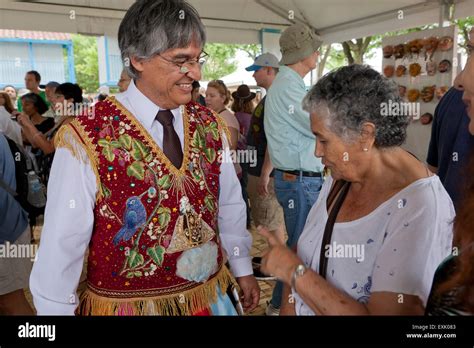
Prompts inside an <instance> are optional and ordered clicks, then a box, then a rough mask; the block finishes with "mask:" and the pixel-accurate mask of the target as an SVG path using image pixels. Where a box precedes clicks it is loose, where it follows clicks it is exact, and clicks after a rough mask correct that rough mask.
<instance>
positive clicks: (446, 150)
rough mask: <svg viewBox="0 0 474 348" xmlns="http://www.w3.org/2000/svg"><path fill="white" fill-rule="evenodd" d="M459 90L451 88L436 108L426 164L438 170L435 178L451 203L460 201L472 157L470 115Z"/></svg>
mask: <svg viewBox="0 0 474 348" xmlns="http://www.w3.org/2000/svg"><path fill="white" fill-rule="evenodd" d="M462 94H463V92H462V91H458V90H457V89H455V88H451V89H450V90H449V91H448V92H447V93H446V94H445V95H444V97H443V98H442V99H441V101H440V102H439V104H438V106H437V107H436V110H435V114H434V121H433V128H432V130H431V141H430V146H429V148H428V158H427V162H428V164H429V165H431V166H433V167H438V176H439V178H440V180H441V182H442V183H443V185H444V187H445V188H446V191H448V193H449V196H450V197H451V199H452V200H453V203H454V207H455V208H456V207H457V204H459V203H460V201H461V200H462V199H463V192H464V190H463V187H464V186H463V185H465V183H466V179H468V175H467V173H465V168H466V167H467V164H468V163H469V160H470V158H471V157H472V156H473V155H474V136H472V135H471V134H470V133H469V129H468V127H469V116H468V115H467V112H466V105H465V104H464V103H463V101H462Z"/></svg>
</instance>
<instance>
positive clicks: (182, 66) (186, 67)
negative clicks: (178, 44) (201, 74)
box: [158, 51, 209, 74]
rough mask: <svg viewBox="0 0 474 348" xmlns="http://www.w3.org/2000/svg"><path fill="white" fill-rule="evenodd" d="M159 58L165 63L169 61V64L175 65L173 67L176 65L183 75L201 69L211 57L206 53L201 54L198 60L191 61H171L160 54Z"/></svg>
mask: <svg viewBox="0 0 474 348" xmlns="http://www.w3.org/2000/svg"><path fill="white" fill-rule="evenodd" d="M158 56H159V57H160V58H161V59H163V60H164V61H167V62H168V63H170V64H173V65H176V66H177V67H178V68H179V70H180V72H181V73H183V74H186V73H188V72H189V71H190V70H191V69H195V68H199V69H201V68H202V66H203V65H204V64H205V63H206V60H207V57H209V55H208V54H207V53H206V52H204V51H202V52H201V54H200V55H199V57H198V58H196V59H189V60H185V59H177V60H171V59H168V58H165V57H163V56H162V55H161V54H158Z"/></svg>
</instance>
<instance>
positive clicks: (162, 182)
mask: <svg viewBox="0 0 474 348" xmlns="http://www.w3.org/2000/svg"><path fill="white" fill-rule="evenodd" d="M158 185H159V186H160V187H161V189H163V190H167V189H169V188H170V187H171V179H170V176H169V175H168V174H166V175H164V176H163V177H162V178H161V179H159V180H158Z"/></svg>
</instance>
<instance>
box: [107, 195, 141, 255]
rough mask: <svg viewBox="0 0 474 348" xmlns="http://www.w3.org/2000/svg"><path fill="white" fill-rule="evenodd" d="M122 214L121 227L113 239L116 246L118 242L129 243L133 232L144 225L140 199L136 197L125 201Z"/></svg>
mask: <svg viewBox="0 0 474 348" xmlns="http://www.w3.org/2000/svg"><path fill="white" fill-rule="evenodd" d="M125 207H126V208H125V213H124V214H123V226H122V228H121V229H120V230H119V231H118V232H117V234H116V235H115V237H114V239H113V243H114V245H115V246H116V245H117V244H118V243H120V241H122V240H123V241H129V240H130V239H131V238H132V237H133V235H134V234H135V232H136V231H137V230H138V229H139V228H140V227H141V226H143V224H145V223H146V210H145V206H144V205H143V203H142V202H141V201H140V198H139V197H137V196H133V197H130V198H129V199H127V203H126V204H125Z"/></svg>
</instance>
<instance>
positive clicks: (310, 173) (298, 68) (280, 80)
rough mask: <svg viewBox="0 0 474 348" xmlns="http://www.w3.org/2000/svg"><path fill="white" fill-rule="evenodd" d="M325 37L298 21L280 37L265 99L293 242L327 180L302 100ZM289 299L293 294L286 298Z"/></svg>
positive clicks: (276, 304)
mask: <svg viewBox="0 0 474 348" xmlns="http://www.w3.org/2000/svg"><path fill="white" fill-rule="evenodd" d="M321 44H322V41H321V40H320V39H319V38H318V36H317V35H316V34H315V33H314V32H313V31H312V30H311V29H310V28H309V27H307V26H305V25H303V24H294V25H292V26H290V27H289V28H287V29H286V30H285V31H284V32H283V33H282V35H281V37H280V51H281V53H282V60H281V61H280V65H282V66H281V67H280V71H279V73H278V75H277V76H276V78H275V80H274V81H273V84H272V86H271V87H270V89H269V90H268V94H267V97H266V101H265V113H266V117H265V120H264V125H265V133H266V136H267V140H268V150H269V153H270V159H271V162H272V163H273V166H274V167H275V175H274V181H275V193H276V196H277V199H278V202H279V203H280V205H281V206H282V207H283V212H284V215H285V225H286V231H287V233H288V241H287V245H288V246H289V247H290V248H294V247H295V246H296V243H297V241H298V238H299V236H300V235H301V232H302V231H303V227H304V224H305V222H306V217H307V216H308V213H309V210H310V209H311V207H312V206H313V204H314V203H315V202H316V200H317V198H318V195H319V192H320V190H321V186H322V183H323V177H322V173H323V169H324V167H323V165H322V163H321V160H320V159H319V158H316V157H315V156H314V151H315V145H316V137H315V136H314V134H313V133H312V131H311V126H310V117H309V114H308V113H307V112H306V111H304V110H303V108H302V105H301V103H302V101H303V98H304V97H305V95H306V93H307V91H306V86H305V83H304V80H303V78H304V77H305V76H306V75H307V74H308V73H309V72H310V71H312V70H313V69H315V68H316V61H317V59H318V55H319V52H318V49H319V47H320V46H321ZM281 297H282V284H281V283H280V282H277V285H276V286H275V289H274V291H273V296H272V300H271V302H270V305H269V307H268V308H267V311H266V313H267V315H276V314H278V313H279V308H280V304H281V301H282V298H281ZM283 300H287V299H283Z"/></svg>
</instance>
